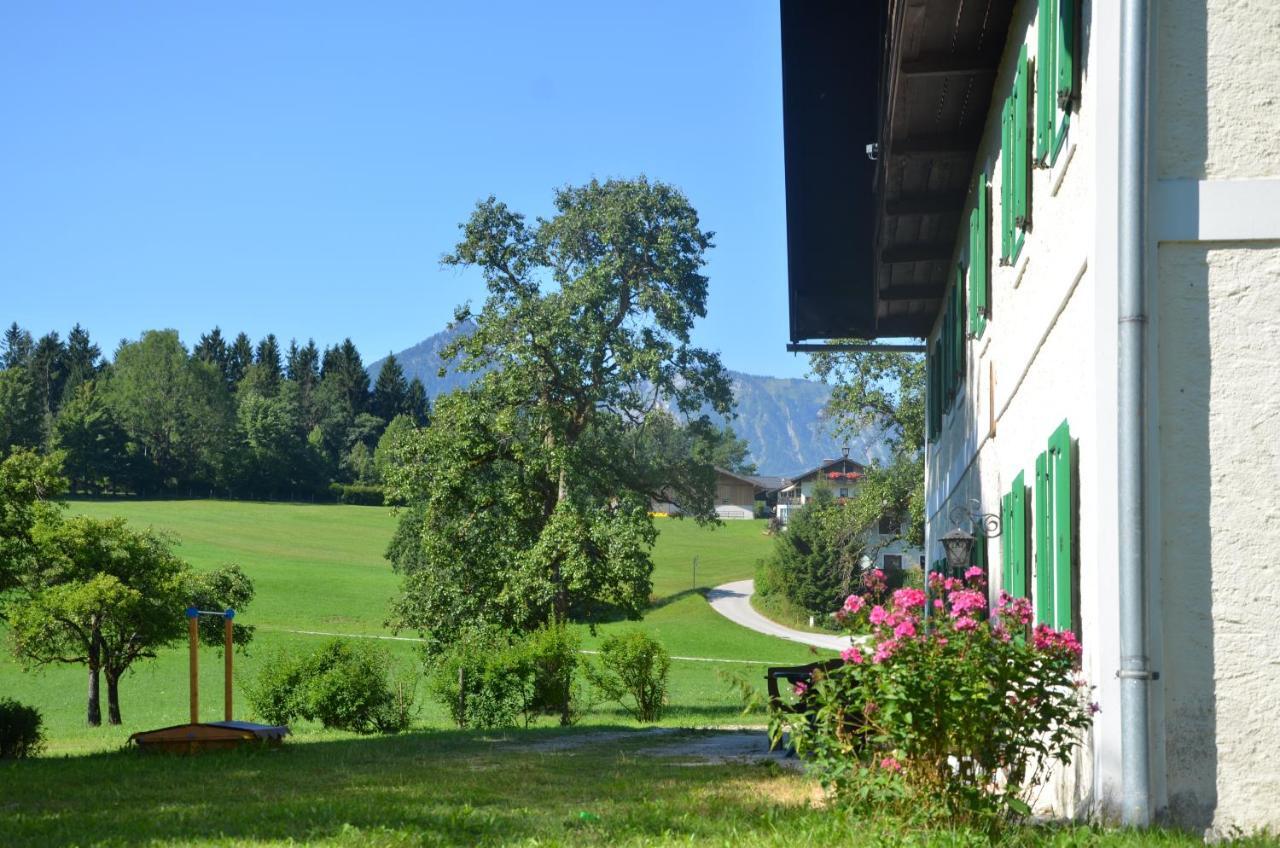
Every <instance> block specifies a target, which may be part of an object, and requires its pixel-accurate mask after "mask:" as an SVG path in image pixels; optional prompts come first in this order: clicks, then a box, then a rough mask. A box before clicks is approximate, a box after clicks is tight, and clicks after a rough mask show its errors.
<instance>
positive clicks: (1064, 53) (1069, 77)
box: [1051, 0, 1077, 159]
mask: <svg viewBox="0 0 1280 848" xmlns="http://www.w3.org/2000/svg"><path fill="white" fill-rule="evenodd" d="M1076 1H1077V0H1056V5H1057V7H1058V8H1057V9H1056V12H1057V14H1056V15H1054V33H1053V36H1054V51H1053V52H1054V71H1055V74H1054V77H1055V79H1054V86H1053V91H1054V95H1053V102H1054V109H1053V112H1052V113H1051V114H1053V116H1054V136H1053V158H1054V159H1057V158H1058V152H1059V151H1060V150H1061V149H1062V142H1063V141H1064V140H1065V139H1066V137H1067V124H1068V122H1069V121H1070V118H1071V102H1072V99H1073V98H1074V97H1075V84H1076V61H1075V54H1076Z"/></svg>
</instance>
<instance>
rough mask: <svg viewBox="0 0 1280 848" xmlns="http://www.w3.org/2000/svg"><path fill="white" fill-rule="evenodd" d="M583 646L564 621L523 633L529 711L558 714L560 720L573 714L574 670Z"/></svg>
mask: <svg viewBox="0 0 1280 848" xmlns="http://www.w3.org/2000/svg"><path fill="white" fill-rule="evenodd" d="M581 646H582V642H581V640H580V639H579V638H578V634H577V633H576V632H575V631H573V630H571V629H570V628H569V627H567V626H565V625H564V624H557V623H554V622H553V623H548V624H544V625H542V626H541V627H539V628H538V629H537V630H535V631H533V632H532V633H530V634H529V635H528V636H527V637H525V639H524V641H523V642H522V643H521V646H520V649H521V651H520V652H521V653H523V655H524V660H525V662H526V663H527V664H528V665H529V667H530V668H531V669H532V671H533V700H532V702H531V703H530V704H529V711H531V712H533V713H535V714H538V715H558V716H560V723H561V724H565V725H568V724H572V723H573V722H574V721H575V720H576V718H577V713H576V712H575V701H577V700H579V694H578V691H577V689H576V687H575V681H574V672H576V671H577V669H578V660H579V657H580V656H581V653H580V648H581Z"/></svg>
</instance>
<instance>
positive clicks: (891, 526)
mask: <svg viewBox="0 0 1280 848" xmlns="http://www.w3.org/2000/svg"><path fill="white" fill-rule="evenodd" d="M879 529H880V535H881V536H892V535H893V534H894V533H897V532H898V527H897V525H896V524H895V523H894V521H893V519H892V518H890V517H889V516H886V515H882V516H880V528H879Z"/></svg>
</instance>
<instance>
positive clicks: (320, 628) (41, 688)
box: [0, 500, 812, 754]
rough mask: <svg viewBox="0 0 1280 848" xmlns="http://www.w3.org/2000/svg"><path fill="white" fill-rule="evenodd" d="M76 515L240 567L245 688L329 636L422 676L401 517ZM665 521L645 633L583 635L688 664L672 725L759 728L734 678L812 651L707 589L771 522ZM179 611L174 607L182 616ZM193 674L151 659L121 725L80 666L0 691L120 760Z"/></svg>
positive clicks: (302, 735)
mask: <svg viewBox="0 0 1280 848" xmlns="http://www.w3.org/2000/svg"><path fill="white" fill-rule="evenodd" d="M70 510H71V511H72V512H75V513H83V514H87V515H91V516H94V517H99V518H101V517H107V516H112V515H120V516H124V517H125V518H127V519H128V520H129V521H130V523H132V524H134V525H137V526H139V527H154V528H155V529H157V530H161V531H164V532H167V533H170V534H171V535H172V536H173V538H174V539H176V540H177V541H178V542H179V543H180V545H179V547H178V548H177V550H178V553H179V554H180V555H181V556H182V557H184V558H185V559H187V560H189V561H190V562H191V563H192V564H193V565H194V566H195V567H196V568H212V567H215V566H218V565H221V564H224V563H228V562H234V563H237V564H238V565H240V566H241V567H242V568H244V569H245V571H246V572H247V573H248V574H249V575H250V576H251V577H252V578H253V580H254V583H255V586H256V590H257V596H256V597H255V599H254V601H253V603H252V604H251V605H250V607H249V608H248V609H247V610H245V611H243V613H242V614H241V615H240V616H239V617H238V621H240V622H242V623H244V624H250V625H253V626H254V627H255V628H256V635H255V638H254V641H253V644H252V645H251V646H250V647H249V650H248V652H247V654H245V655H240V654H237V656H236V658H235V662H236V677H237V678H238V681H240V682H243V681H244V680H245V679H246V678H247V677H248V676H249V675H252V674H254V673H255V671H256V670H257V668H258V664H259V663H262V662H268V661H270V659H271V657H272V655H273V654H275V653H276V652H277V651H279V650H281V649H284V650H299V651H301V650H306V649H308V648H311V647H315V646H316V645H317V644H319V643H320V642H321V641H323V640H324V638H326V637H325V635H324V634H342V635H350V636H358V637H379V643H380V644H382V645H383V646H385V647H386V648H387V649H388V650H389V651H390V652H391V653H392V655H393V656H394V657H395V658H396V660H397V661H398V662H399V663H400V664H401V665H402V667H403V668H404V669H406V670H407V669H411V668H418V667H419V666H420V663H421V653H420V648H419V645H418V644H417V642H416V641H415V639H414V634H412V633H400V634H396V633H395V632H394V631H393V630H392V629H391V628H390V627H389V626H388V624H387V622H386V618H387V610H388V602H389V600H390V599H391V598H392V597H393V596H394V595H395V594H396V591H397V588H398V581H399V578H398V577H397V575H396V574H394V573H393V572H392V570H391V568H390V566H389V565H388V563H387V561H386V560H385V559H384V558H383V555H382V554H383V551H384V549H385V547H386V544H387V541H388V539H389V538H390V536H391V533H392V531H393V529H394V527H395V521H396V517H395V515H394V514H393V512H392V510H390V509H386V508H380V507H363V506H338V505H304V504H283V503H253V502H236V501H209V500H191V501H111V500H104V501H73V502H72V503H71V506H70ZM659 521H660V523H659V527H660V530H661V533H660V536H659V540H658V544H657V546H656V548H655V550H654V553H653V557H654V580H653V584H654V585H653V607H652V608H651V610H650V611H649V613H648V615H647V616H646V617H645V619H644V620H643V621H642V622H610V623H607V624H604V625H602V626H600V627H599V628H597V632H596V633H595V634H594V635H593V634H591V633H590V632H589V631H588V630H587V629H586V628H585V627H584V628H583V634H582V635H583V645H584V648H586V649H588V650H590V649H592V648H594V647H595V646H596V645H598V644H599V642H600V640H601V639H602V638H603V637H604V636H605V635H606V634H607V633H609V632H611V631H612V630H616V629H625V628H629V627H641V628H644V629H645V630H648V631H649V632H650V633H652V634H654V635H655V636H657V637H658V638H659V639H661V640H662V642H663V644H664V645H665V646H666V647H667V650H668V651H669V652H670V653H671V654H672V655H673V656H674V657H687V658H688V659H675V660H673V662H672V668H671V679H670V707H669V709H668V711H667V713H666V715H665V716H664V718H663V723H664V724H669V725H677V726H702V725H724V724H739V723H756V724H759V723H762V722H763V716H761V715H755V716H743V715H742V704H741V698H740V696H739V694H738V693H737V692H736V691H735V689H734V687H733V686H731V685H730V684H729V683H728V682H726V680H725V675H726V674H737V675H743V676H746V677H748V678H750V679H752V680H759V679H762V675H763V669H764V665H763V664H762V663H773V664H788V663H797V662H806V661H807V659H808V657H810V656H812V654H811V653H810V652H809V651H808V649H806V648H804V647H803V646H800V645H795V644H793V643H789V642H785V641H782V640H779V639H775V638H772V637H768V636H763V635H760V634H756V633H753V632H751V631H748V630H745V629H744V628H742V627H739V626H738V625H736V624H733V623H731V622H729V621H728V620H726V619H724V618H722V617H721V616H719V615H718V614H717V613H715V612H714V611H712V610H711V608H710V607H709V606H707V604H706V601H705V600H704V598H703V595H702V592H703V591H705V589H706V588H708V587H711V586H715V585H718V584H720V583H724V582H726V581H729V580H737V579H742V578H744V577H749V576H751V574H752V572H753V569H754V567H755V563H756V560H757V559H758V558H760V557H761V556H764V555H766V554H767V552H768V548H769V544H770V542H769V538H768V537H767V536H766V535H765V534H764V527H763V522H755V521H748V522H728V523H725V524H723V525H721V526H719V527H699V526H698V525H697V524H695V523H693V522H691V521H680V520H674V519H660V520H659ZM695 557H696V558H697V560H698V565H697V579H696V583H695V580H694V573H693V560H694V558H695ZM180 614H181V611H180V610H175V615H180ZM202 660H203V662H202V663H201V668H200V671H201V696H202V697H201V704H202V715H203V716H207V717H208V718H209V719H210V720H214V719H217V718H220V717H221V703H222V701H221V698H222V678H221V674H222V665H221V662H220V659H219V656H218V653H217V652H216V651H215V650H209V649H206V650H205V651H204V652H203V654H202ZM716 660H719V661H720V662H716ZM186 663H187V657H186V652H185V647H184V646H181V645H179V646H175V647H174V648H172V649H170V650H167V651H164V652H162V653H161V655H160V656H159V657H158V658H157V659H154V660H148V661H143V662H140V663H139V664H138V665H137V669H136V671H134V672H133V673H131V674H129V675H128V676H127V677H126V678H125V680H124V681H123V683H122V685H121V710H122V713H123V718H124V724H123V726H121V727H102V728H88V727H86V726H85V723H84V698H85V671H84V669H83V667H80V666H74V667H64V668H53V669H48V670H43V671H36V672H23V671H22V670H21V668H20V667H19V666H18V665H17V663H16V662H15V661H14V660H13V658H12V656H11V654H10V653H9V651H8V649H7V646H6V649H5V651H4V653H3V655H2V656H0V691H3V692H5V694H7V695H9V696H10V697H14V698H17V699H18V700H20V701H23V702H26V703H30V704H33V705H35V706H37V707H39V708H40V709H41V710H42V711H43V713H44V718H45V722H46V725H47V729H48V734H49V744H48V747H47V752H48V753H50V754H59V753H80V752H93V751H110V750H114V749H116V748H118V747H120V745H121V744H123V742H124V741H125V740H126V739H127V737H128V735H129V734H130V733H132V732H134V731H135V730H142V729H146V728H151V727H159V726H164V725H168V724H177V723H180V722H182V721H185V719H186V704H187V700H186V699H187V667H186ZM420 691H423V694H422V695H421V697H420V699H419V704H420V707H421V712H420V715H419V717H418V721H417V724H418V725H419V726H421V727H423V728H444V727H447V726H448V720H447V718H446V716H445V713H444V711H443V709H442V708H440V707H439V706H438V705H436V704H433V703H429V702H427V701H426V698H425V692H424V689H423V687H420ZM238 695H239V692H238V691H237V696H238ZM237 700H238V705H237V717H238V718H250V717H251V716H250V715H249V714H248V706H247V705H246V704H245V703H244V700H243V698H239V697H238V699H237ZM627 720H628V719H627V718H626V716H625V713H623V712H622V711H621V710H620V709H617V708H616V707H611V706H609V705H607V704H601V705H598V706H597V707H596V708H595V709H593V710H592V711H591V712H590V713H588V714H587V715H586V716H584V717H583V720H582V721H583V723H585V724H588V725H590V724H600V723H616V722H619V721H627ZM546 721H547V722H548V723H552V722H553V721H554V720H553V719H547V720H546ZM295 731H296V732H297V736H296V739H295V741H302V740H304V739H306V738H308V736H311V735H315V736H317V738H331V737H332V736H333V734H329V733H325V732H323V731H321V730H320V728H319V727H308V726H306V725H305V724H304V725H302V726H299V727H296V728H295Z"/></svg>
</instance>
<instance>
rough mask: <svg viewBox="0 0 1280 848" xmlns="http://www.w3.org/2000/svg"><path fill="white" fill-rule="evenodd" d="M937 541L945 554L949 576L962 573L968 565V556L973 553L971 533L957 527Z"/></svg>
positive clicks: (956, 575) (957, 575)
mask: <svg viewBox="0 0 1280 848" xmlns="http://www.w3.org/2000/svg"><path fill="white" fill-rule="evenodd" d="M939 541H940V542H942V550H943V551H945V552H946V555H947V572H948V573H949V574H950V576H952V577H959V576H961V575H962V574H964V570H965V569H966V568H968V567H969V557H970V556H971V555H972V554H973V543H974V537H973V534H972V533H966V532H965V531H964V530H961V529H960V528H959V527H957V528H955V529H954V530H952V531H951V532H950V533H947V534H946V535H945V536H943V537H942V538H941V539H940V540H939Z"/></svg>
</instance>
